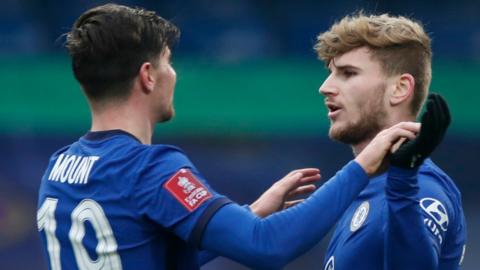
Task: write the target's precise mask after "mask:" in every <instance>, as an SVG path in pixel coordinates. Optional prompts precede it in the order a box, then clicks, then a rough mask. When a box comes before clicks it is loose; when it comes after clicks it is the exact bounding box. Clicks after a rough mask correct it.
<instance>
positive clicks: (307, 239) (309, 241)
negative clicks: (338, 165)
mask: <svg viewBox="0 0 480 270" xmlns="http://www.w3.org/2000/svg"><path fill="white" fill-rule="evenodd" d="M367 183H368V176H367V175H366V174H365V172H364V171H363V169H362V168H361V167H360V166H359V165H358V164H357V163H355V162H351V163H349V164H348V165H347V166H345V167H344V168H343V169H342V170H341V171H339V172H338V173H337V174H336V175H335V176H334V177H333V178H332V179H331V180H330V181H328V182H327V183H325V184H324V185H323V186H322V187H321V188H319V189H318V190H317V191H316V192H315V193H314V194H312V195H311V196H310V197H309V198H308V199H307V200H305V202H303V203H302V204H299V205H297V206H295V207H291V208H289V209H287V210H284V211H281V212H278V213H276V214H273V215H271V216H269V217H267V218H264V219H261V218H258V217H256V216H255V215H253V214H252V213H251V212H249V211H248V210H245V209H244V208H242V207H239V206H238V205H227V206H225V207H223V208H222V209H220V210H219V211H218V212H217V213H216V214H215V215H214V216H213V217H212V220H211V221H210V223H209V224H208V225H207V228H206V230H205V234H204V237H203V240H202V247H203V248H204V249H207V250H211V251H213V252H215V253H218V254H219V255H222V256H225V257H229V258H232V259H234V260H236V261H238V262H240V263H243V264H246V265H248V266H250V267H254V268H262V269H278V268H281V267H283V266H284V265H285V264H286V263H288V262H289V261H290V260H292V259H293V258H295V257H297V256H299V255H300V254H302V253H303V252H305V251H307V250H308V249H310V248H311V247H312V246H313V245H315V244H316V243H318V242H319V241H320V240H321V239H322V238H323V237H324V236H325V235H326V234H327V232H328V231H329V229H330V228H331V227H332V226H333V225H334V224H335V223H336V222H337V220H338V219H339V218H340V216H341V215H342V214H343V212H344V211H345V210H346V208H347V207H348V206H349V205H350V204H351V202H352V201H353V200H354V199H355V197H356V196H357V195H358V194H359V193H360V191H361V190H362V189H363V188H364V187H365V186H366V184H367Z"/></svg>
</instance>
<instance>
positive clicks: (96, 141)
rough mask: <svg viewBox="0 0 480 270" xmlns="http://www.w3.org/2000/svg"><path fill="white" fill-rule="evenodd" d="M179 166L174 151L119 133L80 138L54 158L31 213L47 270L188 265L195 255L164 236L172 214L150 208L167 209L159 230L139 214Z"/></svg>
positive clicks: (180, 159)
mask: <svg viewBox="0 0 480 270" xmlns="http://www.w3.org/2000/svg"><path fill="white" fill-rule="evenodd" d="M152 159H155V160H156V163H155V166H153V167H154V168H149V167H150V166H152V163H151V160H152ZM186 166H187V167H188V166H189V165H188V160H186V158H183V155H182V154H179V150H178V149H176V148H174V147H170V146H162V145H157V146H147V145H143V144H141V143H140V142H139V141H138V140H137V139H135V138H134V137H133V136H131V135H129V134H127V133H125V132H122V131H109V132H96V133H88V134H87V135H86V136H84V137H82V138H80V139H79V140H78V141H77V142H75V143H73V144H72V145H70V146H67V147H64V148H62V149H61V150H59V151H58V152H56V153H55V154H54V155H53V156H52V158H51V159H50V162H49V165H48V168H47V170H46V172H45V175H44V176H43V178H42V183H41V188H40V193H39V202H38V209H39V210H38V213H37V221H38V228H39V231H40V232H41V237H42V241H43V243H44V244H45V245H46V246H47V250H48V258H49V260H50V262H49V263H50V267H51V269H77V268H78V269H166V268H168V263H172V260H177V259H176V258H177V257H181V256H186V257H190V258H193V256H191V255H192V254H194V253H195V252H196V250H195V249H194V248H191V247H188V246H186V244H185V242H184V241H181V240H180V238H178V237H176V236H175V235H174V234H172V233H171V232H170V231H169V226H171V225H173V224H174V223H175V221H176V219H178V218H181V215H180V217H179V215H177V214H176V213H175V211H176V210H175V209H176V208H175V207H170V208H169V206H168V205H167V204H165V205H154V206H152V210H151V211H152V212H162V211H156V209H158V207H164V208H168V209H165V211H166V212H165V213H163V212H162V214H161V215H162V217H160V218H159V219H162V220H164V222H161V223H162V224H160V226H159V222H158V221H157V222H156V221H155V220H153V219H152V218H151V215H149V213H147V212H148V211H150V210H149V209H148V207H150V206H149V204H150V203H151V202H152V200H151V196H157V195H158V196H160V194H158V193H157V192H156V190H155V189H157V188H159V187H160V186H161V185H162V184H163V183H162V181H164V179H165V177H167V175H168V174H169V173H170V172H174V171H176V170H178V169H179V168H181V167H186ZM163 174H165V175H163ZM152 175H158V177H152ZM154 178H155V179H154ZM151 183H154V184H151ZM147 194H153V195H147ZM156 194H157V195H156ZM155 202H158V200H155ZM160 202H161V201H160ZM156 204H157V203H156ZM160 204H161V203H160ZM177 212H178V211H177ZM154 214H155V213H154ZM159 215H160V213H159ZM169 217H171V218H169ZM172 249H174V250H172ZM172 254H175V255H172ZM187 254H189V255H190V256H187ZM189 263H191V264H192V265H194V264H195V262H189ZM174 264H175V265H176V266H177V267H178V268H179V269H180V268H189V266H187V265H185V266H184V267H179V265H178V262H174Z"/></svg>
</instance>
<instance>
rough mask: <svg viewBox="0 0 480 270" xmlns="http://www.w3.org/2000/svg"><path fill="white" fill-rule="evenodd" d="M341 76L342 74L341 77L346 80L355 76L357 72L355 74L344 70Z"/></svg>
mask: <svg viewBox="0 0 480 270" xmlns="http://www.w3.org/2000/svg"><path fill="white" fill-rule="evenodd" d="M342 74H343V76H345V77H346V78H350V77H352V76H355V75H357V72H356V71H353V70H348V69H346V70H344V71H343V73H342Z"/></svg>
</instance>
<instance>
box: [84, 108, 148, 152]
mask: <svg viewBox="0 0 480 270" xmlns="http://www.w3.org/2000/svg"><path fill="white" fill-rule="evenodd" d="M92 111H93V112H92V127H91V131H104V130H113V129H121V130H124V131H126V132H128V133H130V134H132V135H133V136H135V137H136V138H137V139H139V140H140V141H141V142H142V143H143V144H151V143H152V134H153V126H154V124H153V123H151V121H150V119H149V117H148V113H147V112H146V111H145V110H142V108H140V109H139V108H132V106H128V105H125V106H109V107H108V108H104V109H102V110H92Z"/></svg>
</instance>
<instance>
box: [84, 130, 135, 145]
mask: <svg viewBox="0 0 480 270" xmlns="http://www.w3.org/2000/svg"><path fill="white" fill-rule="evenodd" d="M119 135H123V136H129V137H131V138H133V139H134V140H136V141H137V142H139V143H142V142H141V141H140V140H139V139H138V138H137V137H135V136H133V135H132V134H130V133H128V132H126V131H124V130H121V129H112V130H102V131H89V132H88V133H87V134H85V135H84V136H83V138H84V139H86V140H89V141H102V140H105V139H108V138H111V137H113V136H119Z"/></svg>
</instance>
